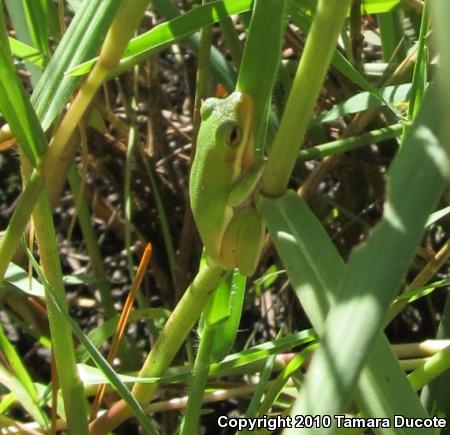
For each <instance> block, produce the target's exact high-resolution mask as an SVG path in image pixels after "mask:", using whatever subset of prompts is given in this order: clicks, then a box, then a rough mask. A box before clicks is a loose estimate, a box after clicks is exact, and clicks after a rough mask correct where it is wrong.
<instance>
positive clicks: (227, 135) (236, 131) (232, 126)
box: [222, 122, 242, 147]
mask: <svg viewBox="0 0 450 435" xmlns="http://www.w3.org/2000/svg"><path fill="white" fill-rule="evenodd" d="M222 134H223V136H222V137H223V141H224V143H225V145H228V146H230V147H236V146H238V145H239V144H240V143H241V142H242V128H241V127H240V125H239V124H237V123H235V122H230V123H226V124H225V125H224V126H223V131H222Z"/></svg>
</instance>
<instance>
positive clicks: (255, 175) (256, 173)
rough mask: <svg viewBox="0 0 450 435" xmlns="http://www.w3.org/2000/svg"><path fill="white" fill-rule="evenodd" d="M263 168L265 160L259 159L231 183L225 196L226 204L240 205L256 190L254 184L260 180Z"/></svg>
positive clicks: (231, 205)
mask: <svg viewBox="0 0 450 435" xmlns="http://www.w3.org/2000/svg"><path fill="white" fill-rule="evenodd" d="M264 168H265V161H264V160H259V161H258V162H256V163H255V164H254V165H253V166H252V167H251V168H250V169H249V170H248V171H247V172H245V173H244V174H243V175H242V176H241V177H240V178H239V179H238V180H237V181H236V183H235V184H233V186H232V187H231V189H230V193H229V194H228V198H227V205H228V206H230V207H238V206H240V205H241V204H242V203H243V202H245V201H246V200H247V199H248V198H249V197H250V196H251V195H252V194H253V193H254V192H255V191H256V186H257V184H258V183H259V180H261V177H262V174H263V171H264Z"/></svg>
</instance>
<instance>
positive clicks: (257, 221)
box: [220, 205, 265, 276]
mask: <svg viewBox="0 0 450 435" xmlns="http://www.w3.org/2000/svg"><path fill="white" fill-rule="evenodd" d="M264 236H265V225H264V221H263V218H262V215H261V213H260V211H259V210H258V209H257V208H256V207H255V206H254V205H251V206H248V207H245V208H242V209H241V210H237V211H236V214H235V215H234V216H233V219H232V221H231V222H230V224H229V226H228V228H227V230H226V231H225V236H224V238H223V243H222V247H221V251H220V257H221V263H222V265H223V266H224V267H225V268H227V269H233V268H235V267H237V268H238V269H239V271H240V272H241V273H242V275H245V276H250V275H253V273H254V272H255V269H256V266H257V265H258V261H259V257H260V254H261V250H262V247H263V243H264Z"/></svg>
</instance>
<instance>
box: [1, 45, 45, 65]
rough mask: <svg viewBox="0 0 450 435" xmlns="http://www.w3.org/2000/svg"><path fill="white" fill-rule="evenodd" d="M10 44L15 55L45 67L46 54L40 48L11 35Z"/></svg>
mask: <svg viewBox="0 0 450 435" xmlns="http://www.w3.org/2000/svg"><path fill="white" fill-rule="evenodd" d="M9 45H10V47H11V52H12V54H13V55H14V56H17V57H19V58H21V59H23V60H27V61H28V62H31V63H34V64H35V65H36V66H37V67H38V68H40V69H42V68H43V67H44V56H43V55H42V53H41V52H40V51H39V50H36V49H35V48H34V47H31V46H30V45H28V44H25V43H24V42H22V41H19V40H18V39H15V38H11V37H9Z"/></svg>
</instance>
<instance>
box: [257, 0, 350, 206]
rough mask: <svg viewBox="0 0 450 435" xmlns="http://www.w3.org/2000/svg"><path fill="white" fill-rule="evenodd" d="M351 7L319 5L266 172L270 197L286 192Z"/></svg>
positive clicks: (346, 0)
mask: <svg viewBox="0 0 450 435" xmlns="http://www.w3.org/2000/svg"><path fill="white" fill-rule="evenodd" d="M350 3H351V1H350V0H340V1H335V0H319V2H318V4H317V10H316V14H315V16H314V20H313V22H312V26H311V30H310V32H309V34H308V39H307V41H306V45H305V50H304V52H303V55H302V58H301V60H300V63H299V65H298V68H297V72H296V74H295V78H294V82H293V84H292V88H291V91H290V93H289V98H288V100H287V103H286V108H285V112H284V115H283V118H282V120H281V124H280V128H279V130H278V133H277V136H276V138H275V141H274V143H273V145H272V148H271V150H270V154H269V159H268V162H267V167H266V170H265V172H264V176H263V192H264V193H265V194H266V195H267V196H271V197H276V196H279V195H281V194H282V193H283V192H284V191H285V189H286V186H287V184H288V181H289V177H290V175H291V172H292V169H293V168H294V165H295V162H296V158H297V154H298V146H299V143H300V142H301V141H302V139H303V136H304V134H305V132H306V129H307V127H308V124H309V121H310V119H311V116H312V113H313V110H314V105H315V104H316V101H317V97H318V96H319V92H320V89H321V86H322V83H323V80H324V78H325V74H326V72H327V70H328V66H329V64H330V61H331V58H332V56H333V53H334V50H335V48H336V41H337V38H338V36H339V32H340V31H341V28H342V24H343V23H344V19H345V16H346V14H347V11H348V8H349V5H350Z"/></svg>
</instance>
